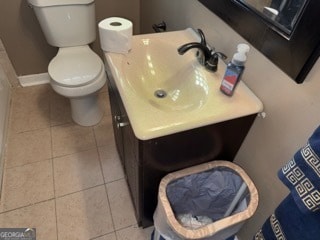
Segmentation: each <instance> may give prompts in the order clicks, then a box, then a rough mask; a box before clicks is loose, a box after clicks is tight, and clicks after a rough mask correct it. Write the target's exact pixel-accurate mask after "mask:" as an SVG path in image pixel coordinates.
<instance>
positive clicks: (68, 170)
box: [0, 85, 153, 240]
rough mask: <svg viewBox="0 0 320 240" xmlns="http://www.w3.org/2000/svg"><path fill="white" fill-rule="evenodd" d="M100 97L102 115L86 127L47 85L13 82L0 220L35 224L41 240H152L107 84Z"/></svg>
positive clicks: (1, 222)
mask: <svg viewBox="0 0 320 240" xmlns="http://www.w3.org/2000/svg"><path fill="white" fill-rule="evenodd" d="M99 100H100V103H101V104H103V105H104V108H105V115H104V117H103V119H102V121H101V122H100V123H99V124H98V125H96V126H94V127H81V126H78V125H76V124H74V123H73V122H72V120H71V117H70V108H69V103H68V100H67V99H65V98H63V97H61V96H59V95H57V94H56V93H54V92H53V90H51V88H50V86H49V85H40V86H34V87H27V88H18V89H15V91H14V93H13V97H12V105H11V115H10V124H9V136H8V144H7V153H6V160H5V169H4V180H3V188H2V194H1V201H0V227H35V228H36V229H37V240H51V239H52V240H57V239H58V240H76V239H79V240H80V239H81V240H82V239H83V240H89V239H96V240H126V239H130V240H144V239H150V234H151V231H152V230H153V229H152V228H147V229H141V228H138V227H137V225H136V220H135V217H134V212H133V206H132V202H131V199H130V196H129V192H128V187H127V184H126V181H125V178H124V173H123V170H122V167H121V163H120V160H119V158H118V155H117V152H116V149H115V143H114V139H113V130H112V122H111V113H110V108H109V99H108V93H107V90H106V88H103V89H102V90H101V91H100V92H99Z"/></svg>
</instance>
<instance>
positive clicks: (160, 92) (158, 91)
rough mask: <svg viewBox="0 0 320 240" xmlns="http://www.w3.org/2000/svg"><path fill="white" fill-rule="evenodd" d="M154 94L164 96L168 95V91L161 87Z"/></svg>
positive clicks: (159, 96) (158, 96)
mask: <svg viewBox="0 0 320 240" xmlns="http://www.w3.org/2000/svg"><path fill="white" fill-rule="evenodd" d="M154 95H155V96H156V97H157V98H164V97H166V96H167V93H166V91H164V90H162V89H159V90H157V91H155V92H154Z"/></svg>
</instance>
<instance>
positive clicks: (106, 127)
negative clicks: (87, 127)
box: [93, 116, 115, 147]
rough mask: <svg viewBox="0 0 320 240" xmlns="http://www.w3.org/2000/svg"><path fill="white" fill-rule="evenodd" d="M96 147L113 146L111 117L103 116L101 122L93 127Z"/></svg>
mask: <svg viewBox="0 0 320 240" xmlns="http://www.w3.org/2000/svg"><path fill="white" fill-rule="evenodd" d="M93 129H94V134H95V137H96V141H97V145H98V146H99V147H100V146H106V145H107V146H108V145H114V144H115V143H114V137H113V127H112V118H111V116H105V117H103V118H102V120H101V122H100V123H99V124H98V125H96V126H94V127H93Z"/></svg>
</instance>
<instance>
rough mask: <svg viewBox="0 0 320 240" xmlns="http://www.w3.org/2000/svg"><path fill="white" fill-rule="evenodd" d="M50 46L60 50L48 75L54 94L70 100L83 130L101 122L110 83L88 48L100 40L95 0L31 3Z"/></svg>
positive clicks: (94, 55)
mask: <svg viewBox="0 0 320 240" xmlns="http://www.w3.org/2000/svg"><path fill="white" fill-rule="evenodd" d="M28 3H29V5H30V6H31V7H32V8H33V10H34V12H35V14H36V16H37V19H38V21H39V23H40V26H41V28H42V31H43V33H44V35H45V37H46V40H47V42H48V43H49V44H50V45H52V46H55V47H58V48H59V50H58V53H57V55H56V56H55V57H54V58H53V59H52V60H51V61H50V63H49V66H48V73H49V76H50V85H51V86H52V88H53V90H54V91H55V92H56V93H58V94H60V95H62V96H64V97H67V98H69V99H70V104H71V114H72V119H73V120H74V122H76V123H77V124H79V125H82V126H93V125H96V124H97V123H99V122H100V120H101V118H102V116H103V108H102V107H101V106H100V105H99V103H98V91H99V90H100V89H101V88H102V87H103V86H104V84H105V83H106V73H105V70H104V64H103V62H102V60H101V59H100V57H99V56H98V55H97V54H96V53H94V52H93V51H92V50H91V48H90V47H89V45H88V44H90V43H91V42H93V41H94V40H95V38H96V22H95V5H94V0H45V1H44V0H28Z"/></svg>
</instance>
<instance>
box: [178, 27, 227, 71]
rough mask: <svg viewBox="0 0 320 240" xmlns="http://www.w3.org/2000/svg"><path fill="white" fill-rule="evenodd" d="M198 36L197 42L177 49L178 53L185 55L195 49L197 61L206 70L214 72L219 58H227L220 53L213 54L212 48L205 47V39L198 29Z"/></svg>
mask: <svg viewBox="0 0 320 240" xmlns="http://www.w3.org/2000/svg"><path fill="white" fill-rule="evenodd" d="M198 33H199V35H200V39H201V40H200V43H199V42H191V43H186V44H184V45H182V46H180V47H179V48H178V53H179V54H180V55H183V54H185V53H186V52H187V51H188V50H190V49H192V48H197V49H198V51H197V55H196V57H197V59H198V61H199V63H200V64H201V65H202V66H204V67H205V68H206V69H208V70H210V71H212V72H215V71H217V69H218V61H219V57H220V58H221V59H223V60H225V59H227V56H226V55H225V54H223V53H221V52H215V50H214V48H211V47H209V46H208V45H207V42H206V38H205V36H204V34H203V32H202V30H201V29H198Z"/></svg>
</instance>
